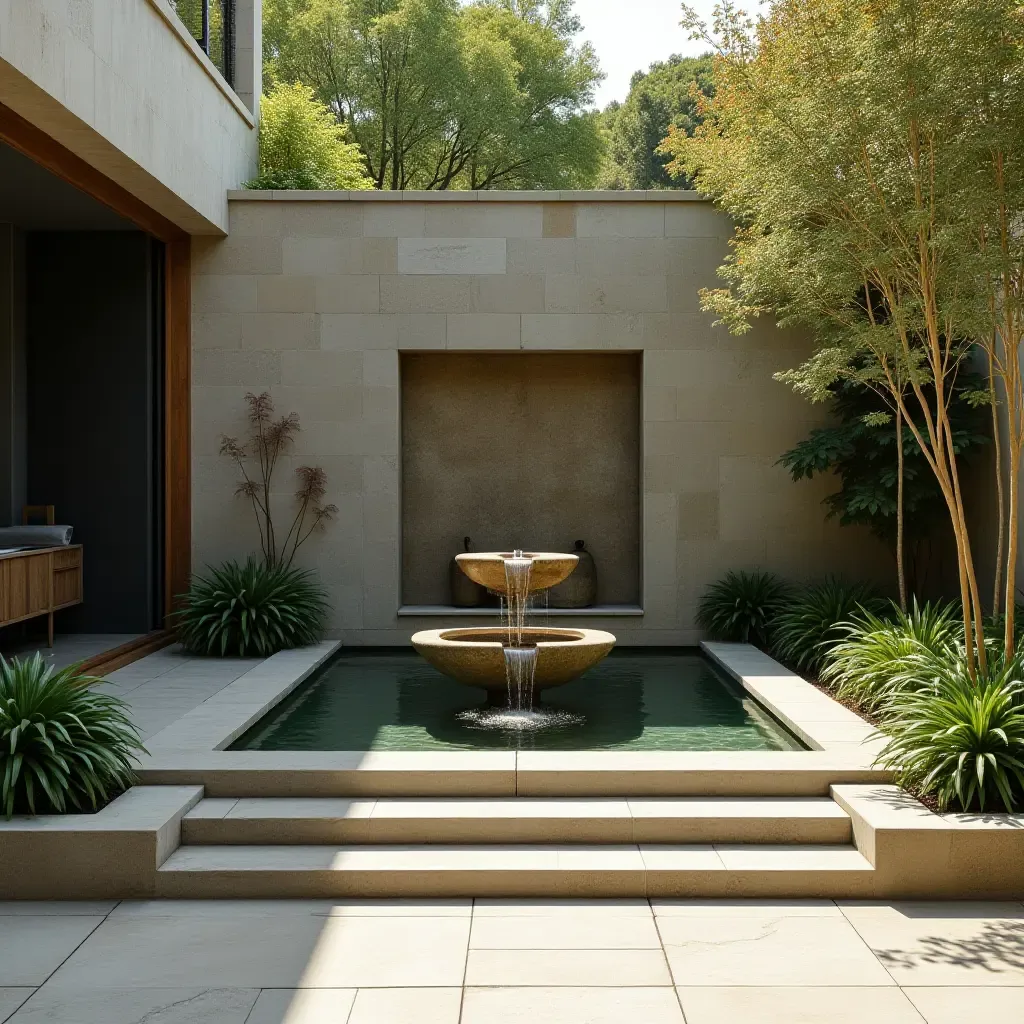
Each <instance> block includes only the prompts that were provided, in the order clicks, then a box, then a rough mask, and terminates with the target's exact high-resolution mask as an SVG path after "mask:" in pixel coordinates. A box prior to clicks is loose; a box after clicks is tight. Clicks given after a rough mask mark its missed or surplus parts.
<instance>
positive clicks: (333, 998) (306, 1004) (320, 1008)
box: [245, 988, 356, 1024]
mask: <svg viewBox="0 0 1024 1024" xmlns="http://www.w3.org/2000/svg"><path fill="white" fill-rule="evenodd" d="M355 999H356V990H355V989H354V988H267V989H264V990H263V991H262V992H260V993H259V998H258V999H257V1000H256V1005H255V1006H254V1007H253V1008H252V1012H251V1013H250V1014H249V1016H248V1018H247V1019H246V1022H245V1024H341V1022H346V1021H348V1019H349V1014H350V1013H351V1012H352V1004H353V1003H354V1002H355Z"/></svg>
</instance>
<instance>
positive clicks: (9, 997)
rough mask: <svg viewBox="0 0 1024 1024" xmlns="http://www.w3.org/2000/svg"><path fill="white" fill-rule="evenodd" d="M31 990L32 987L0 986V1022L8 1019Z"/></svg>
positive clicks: (30, 993) (33, 990)
mask: <svg viewBox="0 0 1024 1024" xmlns="http://www.w3.org/2000/svg"><path fill="white" fill-rule="evenodd" d="M33 992H35V989H34V988H0V1022H3V1021H6V1020H8V1019H9V1018H10V1016H11V1014H12V1013H14V1011H15V1010H16V1009H17V1008H18V1007H19V1006H21V1004H22V1003H23V1002H25V1000H26V999H28V997H29V996H30V995H32V993H33Z"/></svg>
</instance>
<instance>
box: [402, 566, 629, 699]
mask: <svg viewBox="0 0 1024 1024" xmlns="http://www.w3.org/2000/svg"><path fill="white" fill-rule="evenodd" d="M456 561H457V562H458V565H459V568H460V569H461V570H462V571H463V572H464V573H465V574H466V575H467V576H468V577H469V578H470V579H471V580H473V581H474V582H475V583H479V584H480V585H481V586H484V587H486V588H487V589H488V590H489V591H491V592H492V593H495V594H498V595H499V596H500V598H501V619H502V621H501V625H500V626H498V627H495V626H479V627H473V628H458V629H428V630H424V631H422V632H420V633H416V634H415V635H414V636H413V638H412V645H413V647H415V648H416V650H417V651H419V653H420V654H422V655H423V657H424V658H426V660H427V661H429V662H430V664H431V665H433V666H434V667H435V668H436V669H438V670H439V671H441V672H443V673H444V674H445V675H447V676H450V677H451V678H452V679H455V680H456V681H458V682H460V683H466V684H468V685H470V686H480V687H483V688H484V689H485V690H487V691H488V692H489V694H490V696H491V700H492V703H496V700H495V698H497V697H498V694H499V693H500V692H505V693H506V694H507V700H508V707H509V709H510V710H514V711H517V712H522V711H529V710H531V709H532V708H533V694H534V691H535V690H537V689H544V688H545V687H551V686H560V685H561V684H562V683H567V682H569V681H570V680H571V679H575V678H576V677H577V676H579V675H582V674H583V673H584V672H585V671H586V670H587V669H588V668H590V667H591V666H593V665H596V664H597V663H598V662H599V661H600V660H601V659H602V658H604V657H605V655H607V654H608V652H609V651H610V650H611V649H612V648H613V647H614V646H615V637H614V636H613V635H612V634H611V633H606V632H604V631H603V630H599V629H553V628H550V627H547V626H544V627H539V626H531V625H528V624H527V618H528V612H529V610H530V605H531V601H532V600H534V599H535V598H536V596H537V595H541V594H543V592H544V591H545V590H547V589H548V588H550V587H553V586H555V585H556V584H558V583H561V582H562V580H564V579H566V578H567V577H568V576H569V575H570V573H572V571H573V570H574V569H575V568H576V565H577V563H578V562H579V558H578V556H576V555H562V554H553V553H550V552H524V551H518V550H517V551H508V552H476V551H473V552H466V553H464V554H460V555H457V556H456Z"/></svg>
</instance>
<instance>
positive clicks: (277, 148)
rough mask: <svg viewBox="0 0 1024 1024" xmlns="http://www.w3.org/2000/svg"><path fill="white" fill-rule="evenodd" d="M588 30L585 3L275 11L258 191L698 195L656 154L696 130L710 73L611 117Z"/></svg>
mask: <svg viewBox="0 0 1024 1024" xmlns="http://www.w3.org/2000/svg"><path fill="white" fill-rule="evenodd" d="M580 30H581V25H580V21H579V19H578V18H577V16H576V15H575V13H574V11H573V0H475V2H473V3H469V4H462V3H460V2H459V0H265V4H264V27H263V46H264V92H265V93H266V100H265V102H266V106H265V108H264V112H265V115H266V116H265V128H264V137H263V140H262V142H263V148H264V150H265V153H264V156H263V157H262V158H261V176H260V178H258V179H256V181H254V182H253V183H252V185H254V186H257V187H258V186H260V185H263V186H264V187H272V188H282V187H307V188H308V187H320V188H330V187H345V188H353V187H360V185H362V186H363V187H370V188H382V189H463V188H465V189H489V188H490V189H494V188H499V189H533V188H548V189H560V188H593V187H595V186H596V187H601V188H678V187H688V182H685V181H679V180H674V179H672V178H670V177H669V175H668V174H667V173H666V172H665V169H664V164H665V159H666V158H663V157H661V156H659V155H658V153H657V152H656V150H657V147H658V145H659V144H660V143H661V142H662V140H663V139H664V138H665V137H666V136H667V135H668V133H669V130H670V128H674V129H676V130H684V131H692V130H693V128H694V127H695V125H696V124H697V123H698V122H699V115H698V114H697V109H696V107H697V101H696V99H695V94H694V90H695V89H699V90H701V91H703V92H705V93H708V94H710V91H711V90H710V69H711V62H710V59H709V58H699V59H696V60H693V59H683V58H679V57H672V58H670V59H669V60H668V61H666V62H665V63H663V64H655V65H653V66H652V67H651V69H650V71H648V72H637V74H636V75H634V76H633V80H632V82H631V86H630V91H629V95H628V97H627V98H626V99H625V101H624V102H622V103H618V102H616V103H612V104H610V105H609V106H608V108H607V109H606V110H605V111H603V112H599V111H597V110H596V109H594V108H593V100H594V89H595V87H596V85H597V84H598V83H599V82H600V81H601V79H602V77H603V75H602V72H601V70H600V67H599V64H598V60H597V56H596V54H595V53H594V50H593V48H592V47H591V46H590V44H589V43H586V42H583V43H579V42H577V38H578V34H579V32H580ZM298 85H301V86H302V87H303V88H302V90H301V91H300V90H298V89H297V88H296V87H297V86H298ZM328 112H329V114H330V116H331V117H333V118H334V120H335V121H336V122H337V124H338V126H339V130H338V131H328V130H327V128H326V125H325V114H326V113H328ZM344 147H348V148H347V149H346V148H344ZM353 147H357V148H353ZM354 153H357V154H358V158H359V159H358V161H357V162H359V163H361V165H362V166H361V172H360V173H358V174H357V175H356V177H355V178H354V177H353V176H352V167H353V160H352V156H353V154H354ZM289 183H293V184H291V185H290V186H289Z"/></svg>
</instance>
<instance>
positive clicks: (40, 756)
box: [0, 654, 143, 818]
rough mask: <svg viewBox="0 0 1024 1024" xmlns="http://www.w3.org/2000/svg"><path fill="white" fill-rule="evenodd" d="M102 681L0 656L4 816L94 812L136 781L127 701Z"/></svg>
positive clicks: (137, 745) (135, 736)
mask: <svg viewBox="0 0 1024 1024" xmlns="http://www.w3.org/2000/svg"><path fill="white" fill-rule="evenodd" d="M102 682H103V680H102V679H98V678H96V677H95V676H88V675H82V674H81V673H80V672H79V671H78V667H77V666H75V665H71V666H69V667H68V668H63V669H60V670H58V671H55V670H54V669H53V668H52V667H49V666H47V665H46V663H45V662H44V661H43V659H42V657H41V656H40V655H39V654H35V655H33V656H32V657H31V658H13V659H11V660H10V661H6V660H5V659H4V658H3V657H0V805H2V807H3V813H4V814H5V815H6V816H7V817H8V818H10V817H11V816H12V815H13V814H15V813H22V812H25V811H27V812H28V813H30V814H36V813H46V812H56V813H59V814H63V813H65V812H67V811H70V810H77V811H88V810H92V811H95V810H98V809H99V808H100V807H101V806H102V805H104V804H106V803H107V802H108V801H109V800H111V799H113V797H115V796H117V795H118V793H120V792H122V791H123V790H125V789H127V788H128V787H129V786H131V785H132V783H133V781H134V779H135V770H134V766H133V758H134V756H135V755H136V754H137V753H138V752H140V751H143V747H142V744H141V742H140V739H139V733H138V731H137V729H136V728H135V726H134V725H133V724H132V722H131V720H130V719H129V717H128V708H127V705H126V704H125V703H124V702H123V701H121V700H119V699H118V698H117V697H114V696H111V695H109V694H104V693H100V692H98V690H97V689H96V687H97V686H98V685H99V684H100V683H102Z"/></svg>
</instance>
